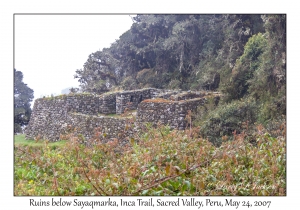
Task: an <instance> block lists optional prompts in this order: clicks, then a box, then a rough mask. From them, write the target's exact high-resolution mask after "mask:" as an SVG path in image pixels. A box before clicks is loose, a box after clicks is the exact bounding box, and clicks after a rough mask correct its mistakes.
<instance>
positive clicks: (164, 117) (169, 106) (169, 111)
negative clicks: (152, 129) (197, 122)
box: [137, 98, 206, 130]
mask: <svg viewBox="0 0 300 210" xmlns="http://www.w3.org/2000/svg"><path fill="white" fill-rule="evenodd" d="M205 101H206V100H205V98H197V99H191V100H188V101H170V100H157V99H153V100H146V101H143V102H142V103H140V104H139V106H138V111H137V121H138V122H140V123H141V122H151V123H153V124H158V123H160V124H164V125H169V126H170V127H171V128H177V129H179V130H183V129H185V128H186V126H187V121H186V119H185V118H186V116H187V114H188V110H191V111H196V110H197V107H198V106H199V105H203V104H204V103H205Z"/></svg>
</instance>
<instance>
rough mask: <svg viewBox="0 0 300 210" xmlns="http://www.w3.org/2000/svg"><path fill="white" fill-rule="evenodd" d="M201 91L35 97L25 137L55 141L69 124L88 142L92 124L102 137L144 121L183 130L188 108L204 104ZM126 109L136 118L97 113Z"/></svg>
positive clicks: (114, 135) (123, 133) (128, 133)
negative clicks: (132, 111) (131, 111)
mask: <svg viewBox="0 0 300 210" xmlns="http://www.w3.org/2000/svg"><path fill="white" fill-rule="evenodd" d="M171 93H173V95H172V94H171ZM174 94H175V95H174ZM204 95H206V94H203V93H201V94H200V93H191V92H188V93H187V92H178V91H165V90H159V89H154V88H148V89H142V90H135V91H126V92H117V93H110V94H103V95H100V96H99V95H93V94H82V93H80V94H69V95H62V96H57V97H51V98H41V99H37V100H35V103H34V107H33V111H32V115H31V119H30V122H29V124H28V126H27V127H26V129H25V135H26V139H34V138H36V137H39V138H41V139H48V140H50V141H58V140H60V139H61V135H63V134H65V133H66V130H67V128H68V127H69V126H71V127H73V128H76V130H75V131H74V132H75V134H82V136H83V137H84V141H85V143H86V144H88V143H89V142H90V140H91V139H93V134H94V130H95V128H100V129H101V132H102V134H103V137H104V138H105V139H108V138H120V135H121V136H122V138H123V137H128V136H131V135H133V133H135V132H136V131H137V130H138V129H139V127H140V123H144V122H151V123H153V124H158V123H160V124H164V125H170V127H171V128H176V129H180V130H182V129H185V128H186V126H187V123H188V122H187V121H186V115H187V114H188V110H191V111H196V110H197V107H198V106H200V105H203V104H204V103H205V102H206V99H205V97H202V96H204ZM157 97H158V98H157ZM194 97H198V98H194ZM199 97H200V98H199ZM218 97H219V96H218ZM153 98H155V99H153ZM164 98H168V100H167V99H164ZM191 98H194V99H191ZM169 99H170V100H169ZM182 99H184V100H182ZM125 109H129V110H132V109H137V113H136V121H135V122H134V121H132V119H131V120H129V119H128V118H120V117H107V116H103V115H102V116H99V114H100V113H101V114H115V113H116V114H122V113H123V112H124V110H125Z"/></svg>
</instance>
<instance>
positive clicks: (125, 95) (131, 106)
mask: <svg viewBox="0 0 300 210" xmlns="http://www.w3.org/2000/svg"><path fill="white" fill-rule="evenodd" d="M158 91H160V90H158V89H154V88H147V89H141V90H133V91H125V92H121V93H118V94H117V96H116V101H117V106H116V113H117V114H122V113H124V111H125V110H126V109H127V110H135V109H137V107H138V105H139V103H141V102H142V101H143V100H145V99H150V98H153V97H154V96H155V95H156V94H157V92H158Z"/></svg>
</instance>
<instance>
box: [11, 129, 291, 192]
mask: <svg viewBox="0 0 300 210" xmlns="http://www.w3.org/2000/svg"><path fill="white" fill-rule="evenodd" d="M257 129H258V132H257V136H256V142H257V144H256V145H253V144H250V143H249V142H248V141H247V140H246V139H245V135H246V134H245V133H241V134H235V136H234V137H235V138H234V139H235V140H234V141H227V142H224V143H223V144H222V145H221V147H215V146H213V144H211V143H210V142H208V141H207V140H205V139H202V138H199V137H197V132H196V129H192V130H186V131H178V130H171V129H170V128H169V127H168V126H158V128H156V129H153V128H152V127H151V126H148V127H147V128H144V130H143V132H142V133H138V134H136V135H135V136H133V137H132V138H130V139H129V144H127V145H122V144H120V142H119V140H118V139H114V140H112V141H109V142H107V143H99V144H95V145H94V146H92V147H86V146H84V145H82V144H79V143H78V137H76V136H75V135H73V137H72V134H70V136H71V139H70V140H69V141H68V143H67V144H66V145H65V146H64V147H57V148H53V147H51V146H50V143H49V144H47V142H45V144H44V146H41V147H29V146H22V145H18V146H15V148H14V149H15V164H14V181H15V182H14V183H15V185H14V187H15V188H14V194H15V195H35V196H41V195H52V196H53V195H59V196H66V195H106V196H111V195H131V196H133V195H148V196H153V195H175V196H178V195H184V196H186V195H192V196H199V195H285V194H286V155H285V154H286V149H285V148H286V145H285V138H284V135H282V136H281V137H278V138H274V137H272V136H271V135H270V134H269V133H267V132H265V130H264V129H263V128H262V126H258V127H257ZM98 132H99V131H98ZM97 136H98V137H97ZM100 137H101V135H95V137H94V138H95V140H100V139H99V138H100Z"/></svg>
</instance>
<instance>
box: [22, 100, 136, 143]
mask: <svg viewBox="0 0 300 210" xmlns="http://www.w3.org/2000/svg"><path fill="white" fill-rule="evenodd" d="M82 100H86V101H82ZM95 100H97V98H96V97H95V98H92V97H81V96H78V97H76V96H75V97H74V96H71V97H69V96H63V97H53V98H50V99H49V98H47V99H44V98H41V99H37V100H35V103H34V107H33V111H32V115H31V119H30V122H29V124H28V126H27V127H26V130H25V135H26V139H34V138H36V137H39V138H41V139H48V140H49V141H58V140H61V139H60V135H61V134H65V131H66V128H67V126H68V125H71V126H72V127H73V128H76V132H75V133H76V134H79V133H80V134H82V135H83V136H84V137H85V139H86V140H87V141H88V140H89V139H90V138H91V137H92V135H93V132H94V129H95V128H97V127H100V128H101V132H102V133H103V134H104V133H105V137H106V138H118V137H119V135H118V134H119V133H124V135H126V136H131V135H132V134H133V132H134V131H135V130H134V129H135V127H134V125H133V123H132V122H130V121H129V120H128V119H121V118H112V117H103V116H96V115H95V114H96V108H95V107H96V105H95V106H93V105H94V102H95ZM84 102H86V103H84ZM83 107H86V108H87V110H82V108H83ZM71 111H73V112H71ZM74 111H75V112H74ZM85 113H88V114H89V115H87V114H85ZM125 128H126V129H125Z"/></svg>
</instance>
